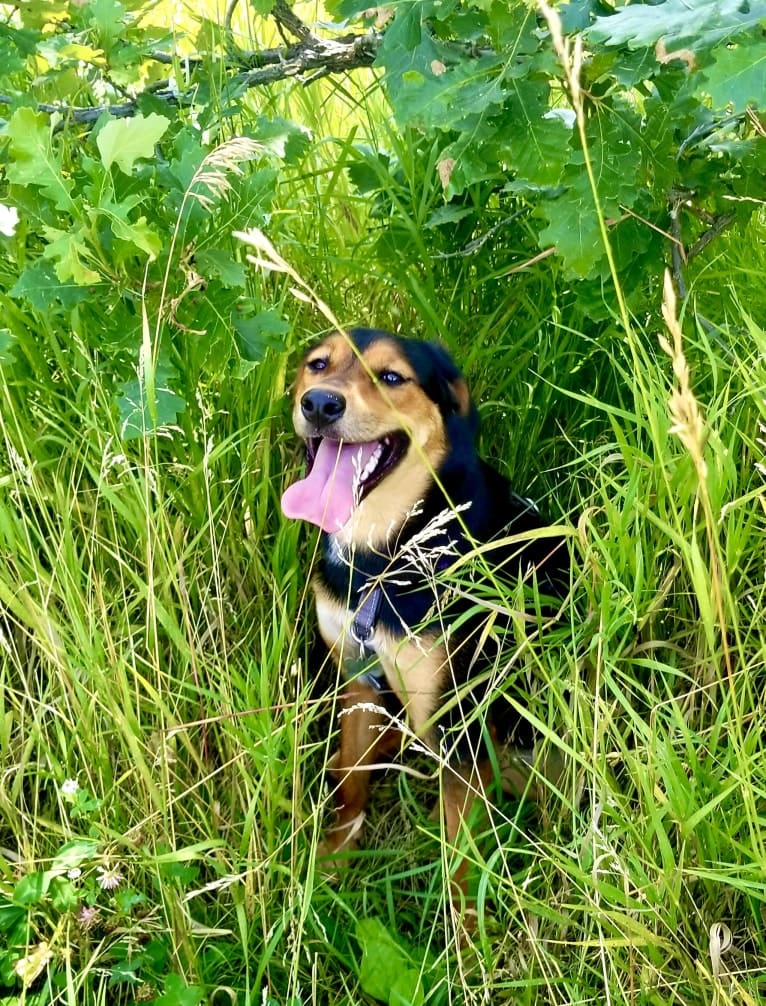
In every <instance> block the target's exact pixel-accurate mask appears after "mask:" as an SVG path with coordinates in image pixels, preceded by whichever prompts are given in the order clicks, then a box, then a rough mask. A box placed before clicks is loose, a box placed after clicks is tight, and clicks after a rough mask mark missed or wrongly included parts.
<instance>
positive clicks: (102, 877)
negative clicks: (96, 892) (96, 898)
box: [96, 866, 124, 891]
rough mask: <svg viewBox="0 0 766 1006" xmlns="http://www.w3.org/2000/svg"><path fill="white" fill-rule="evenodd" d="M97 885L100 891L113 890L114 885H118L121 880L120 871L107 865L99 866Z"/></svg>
mask: <svg viewBox="0 0 766 1006" xmlns="http://www.w3.org/2000/svg"><path fill="white" fill-rule="evenodd" d="M96 872H97V873H98V875H99V876H98V877H97V878H96V879H97V880H98V886H99V887H100V888H101V890H102V891H113V890H114V889H115V887H119V886H120V884H121V883H122V881H123V879H124V878H123V875H122V874H121V873H120V871H119V869H118V868H117V867H116V866H114V867H109V866H99V868H98V870H97V871H96Z"/></svg>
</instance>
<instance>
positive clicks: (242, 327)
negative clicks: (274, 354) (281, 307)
mask: <svg viewBox="0 0 766 1006" xmlns="http://www.w3.org/2000/svg"><path fill="white" fill-rule="evenodd" d="M233 323H234V331H235V332H236V340H237V347H238V349H239V355H240V356H241V357H242V359H243V360H247V361H250V362H257V361H259V360H262V359H263V357H264V355H265V353H266V351H267V350H269V349H281V348H282V346H283V344H284V336H285V335H286V334H287V332H288V331H289V328H290V326H289V325H288V323H287V322H286V321H285V320H284V318H282V317H281V315H279V314H278V313H277V312H276V311H273V310H269V311H259V312H258V314H255V315H253V316H252V317H244V318H240V317H237V316H235V317H234V319H233Z"/></svg>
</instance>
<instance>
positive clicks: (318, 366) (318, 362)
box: [306, 356, 327, 374]
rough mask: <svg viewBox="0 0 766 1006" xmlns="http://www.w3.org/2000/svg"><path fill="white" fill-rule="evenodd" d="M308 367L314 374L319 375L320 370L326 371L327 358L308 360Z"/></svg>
mask: <svg viewBox="0 0 766 1006" xmlns="http://www.w3.org/2000/svg"><path fill="white" fill-rule="evenodd" d="M306 367H307V369H308V370H310V371H311V372H312V374H318V373H319V371H320V370H324V369H325V368H326V367H327V357H326V356H316V357H314V359H313V360H307V361H306Z"/></svg>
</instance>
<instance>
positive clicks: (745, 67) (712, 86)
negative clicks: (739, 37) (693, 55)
mask: <svg viewBox="0 0 766 1006" xmlns="http://www.w3.org/2000/svg"><path fill="white" fill-rule="evenodd" d="M712 56H713V62H712V63H711V64H710V65H709V66H706V67H705V70H704V74H703V77H704V84H703V85H702V87H700V88H699V89H698V90H703V91H707V93H708V94H709V95H710V97H711V99H712V102H713V108H727V107H729V106H731V109H732V111H733V112H734V113H735V114H738V113H740V112H744V111H745V109H746V108H747V106H748V105H751V104H752V105H755V106H756V107H757V108H760V109H763V108H764V107H766V42H764V41H763V40H761V39H752V40H750V41H748V42H746V43H745V42H742V43H740V44H739V45H733V46H719V47H717V48H716V49H714V50H713V53H712Z"/></svg>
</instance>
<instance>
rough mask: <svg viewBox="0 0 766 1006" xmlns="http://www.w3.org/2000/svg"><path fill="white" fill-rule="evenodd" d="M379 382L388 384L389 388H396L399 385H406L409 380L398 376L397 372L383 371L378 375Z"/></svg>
mask: <svg viewBox="0 0 766 1006" xmlns="http://www.w3.org/2000/svg"><path fill="white" fill-rule="evenodd" d="M378 380H379V381H380V382H381V384H387V385H388V386H389V388H394V387H396V385H397V384H404V382H405V381H406V380H407V378H406V377H402V375H401V374H397V372H396V371H395V370H381V372H380V373H379V374H378Z"/></svg>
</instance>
